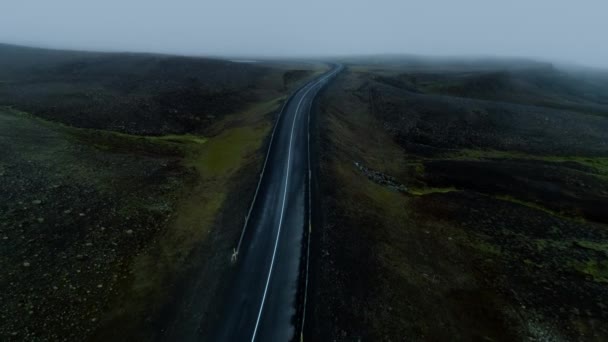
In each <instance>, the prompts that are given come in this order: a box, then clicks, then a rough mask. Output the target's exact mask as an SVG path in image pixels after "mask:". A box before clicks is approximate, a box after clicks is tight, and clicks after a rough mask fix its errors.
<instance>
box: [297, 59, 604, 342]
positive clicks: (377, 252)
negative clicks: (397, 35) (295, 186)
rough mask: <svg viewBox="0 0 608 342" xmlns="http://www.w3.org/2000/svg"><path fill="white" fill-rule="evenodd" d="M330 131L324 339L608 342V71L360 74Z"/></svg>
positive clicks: (323, 153) (363, 70) (326, 127)
mask: <svg viewBox="0 0 608 342" xmlns="http://www.w3.org/2000/svg"><path fill="white" fill-rule="evenodd" d="M317 129H318V149H319V150H320V157H319V158H320V160H319V161H320V167H319V172H318V179H319V184H320V188H319V194H318V196H319V198H320V199H321V204H320V205H319V209H320V220H321V225H320V226H319V227H318V228H317V230H316V232H317V235H316V237H315V238H314V240H315V241H316V245H317V248H316V250H317V257H316V259H314V263H313V274H315V276H314V277H313V282H312V284H313V286H312V293H313V298H314V299H313V310H314V313H313V314H312V317H313V318H312V320H311V321H310V323H309V326H308V329H309V333H310V334H312V335H313V336H317V337H318V338H319V339H320V340H343V341H351V340H357V339H359V338H361V339H363V340H374V341H379V340H393V341H395V340H409V341H411V340H414V341H416V340H419V341H428V340H442V341H453V340H466V341H470V340H489V341H492V340H494V341H496V340H498V341H512V340H549V341H559V340H564V341H565V340H595V341H603V340H606V339H608V325H607V324H606V322H608V302H607V301H606V298H608V225H607V224H608V214H606V208H608V74H606V73H605V72H599V71H598V72H594V71H587V70H562V69H558V68H555V67H553V66H551V65H549V64H544V63H536V62H529V61H493V60H480V61H449V60H437V61H429V62H424V61H422V60H414V59H404V60H399V59H397V58H396V59H387V60H374V61H370V60H359V61H356V62H353V61H350V65H349V67H348V70H347V71H345V72H344V73H343V74H342V75H341V76H339V77H338V78H337V79H336V81H335V83H334V84H332V85H331V86H330V87H329V88H328V89H327V91H326V92H325V94H324V96H323V97H322V99H321V100H320V101H318V126H317ZM314 232H315V230H314V228H313V235H314Z"/></svg>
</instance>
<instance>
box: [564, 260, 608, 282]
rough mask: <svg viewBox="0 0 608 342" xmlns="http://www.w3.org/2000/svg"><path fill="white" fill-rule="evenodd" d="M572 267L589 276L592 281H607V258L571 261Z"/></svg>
mask: <svg viewBox="0 0 608 342" xmlns="http://www.w3.org/2000/svg"><path fill="white" fill-rule="evenodd" d="M572 267H573V268H574V269H575V270H576V271H578V272H580V273H582V274H585V275H587V276H590V277H591V278H592V279H593V280H594V281H596V282H600V283H608V260H596V259H592V260H587V261H584V262H575V263H572Z"/></svg>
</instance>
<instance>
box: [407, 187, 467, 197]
mask: <svg viewBox="0 0 608 342" xmlns="http://www.w3.org/2000/svg"><path fill="white" fill-rule="evenodd" d="M453 191H459V190H458V189H456V188H454V187H447V188H430V187H425V188H408V190H407V193H408V194H410V195H414V196H423V195H429V194H437V193H439V194H444V193H448V192H453Z"/></svg>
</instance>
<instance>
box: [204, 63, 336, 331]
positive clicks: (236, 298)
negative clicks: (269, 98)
mask: <svg viewBox="0 0 608 342" xmlns="http://www.w3.org/2000/svg"><path fill="white" fill-rule="evenodd" d="M341 70H342V66H335V67H333V68H332V69H331V70H330V71H328V72H326V73H325V74H323V75H321V76H319V77H317V78H316V79H314V80H312V81H310V82H308V83H307V84H305V85H304V86H303V87H302V88H300V89H299V90H298V91H297V92H295V93H294V94H293V95H292V96H291V98H290V99H289V100H288V102H287V103H286V105H285V106H284V107H283V109H282V111H281V114H280V117H279V119H278V121H277V123H276V125H275V128H274V131H273V133H272V134H273V135H272V138H271V141H270V147H269V150H268V154H267V157H266V161H265V163H264V168H263V171H262V176H261V178H260V182H259V185H258V188H257V190H256V194H255V197H254V200H253V203H252V207H251V210H250V214H249V216H248V219H247V222H246V224H245V227H244V229H243V234H242V236H241V239H240V241H239V245H238V249H237V251H235V252H236V253H235V255H234V256H233V257H234V258H235V261H234V262H235V263H236V265H235V267H236V275H235V277H234V281H233V282H232V284H230V287H229V288H228V289H227V295H226V296H225V303H224V304H223V305H222V306H221V307H220V308H218V310H220V312H221V313H220V315H221V316H220V317H221V319H220V322H219V325H218V326H217V327H216V331H215V332H214V334H213V335H212V340H213V341H290V340H292V339H294V337H296V336H297V335H298V334H299V332H296V324H295V323H294V322H295V317H296V314H297V312H296V311H297V292H298V284H299V282H300V281H301V280H302V279H300V275H301V274H304V277H306V271H304V272H301V270H305V269H306V262H307V261H306V258H302V255H303V253H302V252H303V250H302V248H303V246H304V244H303V242H304V241H302V239H303V237H304V229H305V228H306V225H307V224H308V222H309V221H308V215H309V213H308V212H307V210H308V205H307V203H306V200H307V196H306V194H307V190H306V189H307V186H308V181H309V175H310V173H309V154H308V153H309V149H308V146H309V122H310V121H309V116H310V110H311V105H312V102H313V100H314V98H315V96H316V95H317V93H318V92H319V90H320V89H321V88H322V87H323V86H324V85H325V84H326V83H327V82H328V81H329V80H331V78H332V77H333V76H335V75H336V74H337V73H338V72H340V71H341ZM306 229H308V228H306ZM307 245H308V244H306V246H307ZM304 252H306V251H304ZM304 283H305V279H304ZM304 287H305V286H304ZM304 291H305V289H304ZM304 297H305V296H304ZM304 300H305V299H304ZM298 339H299V337H298Z"/></svg>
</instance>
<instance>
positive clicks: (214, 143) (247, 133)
mask: <svg viewBox="0 0 608 342" xmlns="http://www.w3.org/2000/svg"><path fill="white" fill-rule="evenodd" d="M269 129H270V125H262V126H261V127H236V128H233V129H228V130H226V131H224V132H222V133H221V134H220V135H218V136H216V137H214V138H213V139H210V140H209V141H208V142H207V143H206V144H205V146H204V147H203V148H201V149H199V150H198V151H195V152H194V153H193V154H190V156H191V157H190V158H189V160H188V162H187V164H188V165H191V166H194V167H195V168H196V169H197V170H198V171H199V172H201V173H202V174H203V175H205V176H214V175H222V174H225V173H230V172H232V171H234V170H235V169H237V168H238V167H239V166H240V165H241V164H242V161H243V159H244V158H246V157H247V156H248V155H250V154H252V153H254V152H255V151H256V150H257V149H258V148H259V146H260V144H261V142H262V140H263V138H264V137H265V136H266V135H267V134H268V131H269Z"/></svg>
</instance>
